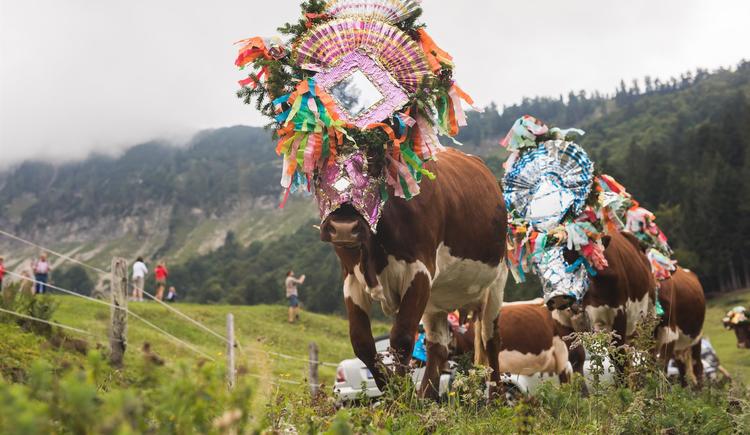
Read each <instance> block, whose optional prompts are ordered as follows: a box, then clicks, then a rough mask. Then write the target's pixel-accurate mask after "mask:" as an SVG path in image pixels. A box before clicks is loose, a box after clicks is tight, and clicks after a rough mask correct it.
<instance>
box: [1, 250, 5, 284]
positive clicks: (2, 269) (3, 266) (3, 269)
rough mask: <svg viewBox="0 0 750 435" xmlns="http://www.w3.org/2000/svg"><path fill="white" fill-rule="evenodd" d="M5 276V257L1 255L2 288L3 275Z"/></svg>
mask: <svg viewBox="0 0 750 435" xmlns="http://www.w3.org/2000/svg"><path fill="white" fill-rule="evenodd" d="M4 276H5V259H4V258H3V257H0V290H2V289H3V277H4Z"/></svg>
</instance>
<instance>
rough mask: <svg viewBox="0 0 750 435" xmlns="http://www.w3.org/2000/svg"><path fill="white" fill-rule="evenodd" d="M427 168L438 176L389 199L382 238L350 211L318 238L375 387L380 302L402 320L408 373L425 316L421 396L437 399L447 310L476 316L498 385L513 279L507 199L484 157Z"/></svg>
mask: <svg viewBox="0 0 750 435" xmlns="http://www.w3.org/2000/svg"><path fill="white" fill-rule="evenodd" d="M425 166H426V168H427V169H428V170H429V171H430V172H432V173H433V174H435V175H436V178H435V179H434V180H429V179H425V180H423V181H422V183H421V185H420V187H421V193H420V194H419V195H417V196H416V197H414V198H413V199H411V200H409V201H407V200H404V199H401V198H397V197H393V195H391V199H389V200H388V201H387V202H386V203H385V206H384V208H383V211H382V217H381V218H380V221H379V223H378V225H377V231H376V232H371V231H369V230H368V226H367V223H366V221H365V220H364V219H363V217H362V216H361V215H360V214H359V213H358V212H357V211H356V210H355V208H354V207H352V206H350V205H344V206H342V207H340V208H339V209H337V210H336V211H335V212H333V213H331V214H330V215H329V216H328V217H327V218H326V219H325V220H324V221H323V223H322V224H321V239H322V240H323V241H326V242H330V243H332V244H333V246H334V248H335V250H336V254H337V256H338V257H339V260H340V262H341V266H342V270H343V277H344V298H345V302H346V309H347V313H348V316H349V333H350V337H351V342H352V347H353V349H354V353H355V354H356V355H357V357H358V358H359V359H361V360H362V361H363V362H364V363H365V365H366V366H367V368H368V369H369V370H370V371H371V372H372V374H373V377H374V378H375V381H376V383H377V385H378V387H379V388H380V389H383V387H384V386H385V383H386V374H385V373H384V372H383V371H382V370H381V369H380V367H378V365H377V364H376V355H377V352H376V351H375V342H374V340H373V336H372V331H371V328H370V314H369V313H370V307H371V303H372V302H373V301H375V302H380V303H381V305H382V307H383V311H384V312H385V313H386V314H389V315H392V316H394V318H395V319H394V323H393V326H392V328H391V333H390V342H391V346H392V348H393V350H394V353H395V355H394V356H395V357H396V360H397V363H398V364H397V367H400V371H402V372H403V371H405V369H404V368H403V367H405V366H406V365H407V364H408V362H409V359H410V355H411V351H412V349H413V347H414V337H415V332H416V331H417V327H418V325H419V322H420V319H422V321H423V322H424V328H425V332H426V342H425V345H426V348H427V368H426V373H425V376H424V380H423V382H422V385H421V388H420V392H421V394H422V395H423V396H427V397H437V395H438V388H437V387H438V382H439V377H440V368H441V367H442V366H443V365H444V363H445V361H446V360H447V358H448V344H449V343H450V340H451V336H450V330H449V324H448V320H447V313H448V312H450V311H453V310H455V309H462V308H463V309H469V310H473V311H475V312H478V313H479V318H480V321H479V322H480V328H481V338H482V344H483V350H484V351H486V352H487V353H488V355H492V356H494V358H490V366H491V367H492V369H493V371H494V373H493V380H495V381H498V380H499V373H500V372H499V367H498V364H497V357H496V356H497V354H498V353H499V351H500V340H499V336H498V331H497V323H496V322H495V320H496V318H497V316H498V315H499V312H500V307H501V304H502V297H503V289H504V287H505V281H506V279H507V274H508V270H507V267H506V266H505V262H504V261H503V257H504V253H505V232H506V225H507V223H506V211H505V204H504V201H503V195H502V192H501V190H500V188H499V186H498V184H497V181H496V179H495V177H494V176H493V175H492V173H491V172H490V170H489V169H488V168H487V167H486V166H485V165H484V163H483V162H482V160H481V159H479V158H478V157H474V156H469V155H466V154H464V153H461V152H459V151H457V150H453V149H448V150H446V151H443V152H441V153H439V154H438V156H437V159H436V161H431V162H428V163H427V164H426V165H425ZM369 170H370V171H373V172H372V174H373V175H378V173H379V171H382V168H378V167H377V164H376V163H375V162H371V164H370V168H369Z"/></svg>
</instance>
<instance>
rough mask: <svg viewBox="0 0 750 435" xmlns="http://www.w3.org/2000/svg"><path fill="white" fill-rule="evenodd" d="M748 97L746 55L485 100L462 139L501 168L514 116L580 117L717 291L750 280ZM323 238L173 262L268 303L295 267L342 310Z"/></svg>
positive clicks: (323, 305)
mask: <svg viewBox="0 0 750 435" xmlns="http://www.w3.org/2000/svg"><path fill="white" fill-rule="evenodd" d="M641 84H643V87H641ZM749 101H750V63H742V64H740V65H739V66H738V67H737V68H736V69H735V70H732V71H730V70H720V71H716V72H713V73H708V72H706V71H702V70H699V71H697V72H696V73H694V74H693V73H689V74H684V75H683V76H682V77H681V78H679V79H671V80H668V81H666V82H662V81H659V80H653V81H652V80H651V79H650V78H646V79H644V80H642V81H636V82H634V83H633V84H632V85H631V86H630V87H627V86H625V84H624V83H621V86H620V88H618V90H617V91H616V92H615V94H614V97H611V98H608V97H605V96H602V95H598V94H595V95H593V96H591V97H589V96H587V95H586V94H585V93H584V92H579V93H571V94H570V95H569V96H568V97H567V99H564V98H562V97H561V98H558V99H552V98H536V99H528V100H525V101H524V102H522V103H521V104H519V105H514V106H511V107H505V108H504V109H503V111H502V112H498V111H497V110H496V108H495V107H489V108H487V110H485V112H484V113H472V114H471V115H470V116H471V119H470V126H469V128H467V129H466V131H463V130H462V132H463V133H462V137H461V138H460V139H461V140H462V141H463V142H464V143H465V147H466V148H467V151H471V152H476V153H479V154H481V155H483V156H485V158H486V159H487V162H488V164H489V165H490V167H491V168H492V169H493V170H494V171H495V172H496V173H497V174H498V175H499V174H500V173H501V167H500V165H501V163H502V160H503V157H504V156H503V154H502V152H501V151H500V150H499V147H498V145H497V142H498V140H499V139H500V138H501V137H502V136H503V135H504V134H505V133H506V132H507V131H508V129H509V128H510V126H511V125H512V123H513V122H514V121H515V119H517V118H518V117H519V116H521V115H523V114H526V113H529V114H534V115H536V116H538V117H539V118H541V119H543V120H545V121H546V122H548V123H549V124H551V125H558V126H561V127H572V126H576V127H581V128H583V129H584V130H586V131H587V134H586V135H585V136H584V137H583V138H581V140H580V142H581V144H582V145H583V146H584V147H585V148H586V149H587V150H588V151H589V152H590V153H591V154H592V156H593V158H594V160H595V161H596V163H597V165H598V166H599V168H601V169H602V170H603V171H605V172H607V173H610V174H612V175H614V176H615V177H616V178H617V179H618V180H620V181H621V182H622V183H623V184H624V185H625V186H627V188H628V189H629V191H630V192H631V193H632V194H633V195H634V196H635V197H636V198H637V199H638V200H639V201H640V202H641V203H642V205H643V206H645V207H647V208H649V209H651V210H652V211H654V212H656V214H657V216H658V222H659V224H660V225H661V226H662V228H663V229H664V231H665V232H666V233H667V235H668V236H669V237H670V242H671V243H672V245H673V247H674V248H675V249H676V257H677V258H678V259H679V261H680V263H681V264H682V265H683V266H684V267H688V268H690V269H693V270H695V271H696V272H697V273H699V274H700V276H701V279H702V281H703V284H704V286H705V287H706V290H707V291H709V292H715V291H722V290H730V289H734V288H743V287H747V286H748V285H750V258H749V257H748V256H747V255H746V254H745V253H746V252H747V248H748V243H749V241H750V227H749V225H750V224H748V219H747V218H748V216H750V213H748V212H749V211H750V210H749V209H748V208H749V207H750V191H749V189H748V182H747V181H746V180H748V176H750V172H749V171H750V164H749V162H748V159H749V158H750V104H748V102H749ZM311 245H312V246H311ZM321 245H322V244H321V243H320V242H318V239H317V234H316V232H315V231H314V230H312V229H311V228H309V226H307V227H303V228H302V229H300V230H299V231H298V232H296V233H294V234H290V235H288V236H285V237H284V238H282V239H281V240H279V241H278V242H274V243H268V244H263V245H257V246H255V247H250V248H247V249H244V250H243V249H239V250H237V249H236V247H234V248H231V249H230V250H227V249H220V250H218V251H216V252H215V253H213V254H209V255H206V256H204V257H201V258H198V259H196V260H194V261H191V262H189V263H188V264H187V265H186V266H185V270H184V271H183V269H180V275H184V276H185V277H186V278H185V280H184V281H181V284H182V285H183V286H186V287H188V288H189V292H188V298H189V299H190V300H194V301H209V300H210V301H216V300H217V296H218V291H219V289H224V292H223V293H221V297H219V299H218V300H231V301H233V302H240V301H241V302H244V303H258V302H274V301H279V300H281V299H282V298H283V293H282V291H281V282H282V280H283V277H284V273H285V272H286V270H288V269H289V268H291V267H294V268H295V269H296V270H297V271H298V272H300V273H307V274H308V280H309V281H307V282H306V284H305V285H304V286H303V287H304V290H303V298H302V299H303V301H304V302H306V303H307V305H308V307H309V308H311V309H314V310H324V311H329V310H339V311H340V310H342V309H343V306H342V304H341V297H340V288H341V278H340V272H339V271H338V268H336V267H335V258H334V257H333V254H332V252H331V249H330V248H328V247H326V246H325V245H323V246H322V247H321ZM229 251H231V252H232V253H231V254H229V255H228V253H229ZM332 264H333V265H332ZM233 265H234V266H233ZM193 269H197V270H200V271H201V274H197V273H193V272H191V270H193ZM537 292H538V287H535V286H534V285H533V284H530V285H525V286H522V287H519V286H516V285H515V284H513V283H509V285H508V288H507V289H506V295H507V297H508V298H509V299H519V298H529V297H534V296H536V295H537ZM238 297H239V299H237V298H238ZM226 298H231V299H226Z"/></svg>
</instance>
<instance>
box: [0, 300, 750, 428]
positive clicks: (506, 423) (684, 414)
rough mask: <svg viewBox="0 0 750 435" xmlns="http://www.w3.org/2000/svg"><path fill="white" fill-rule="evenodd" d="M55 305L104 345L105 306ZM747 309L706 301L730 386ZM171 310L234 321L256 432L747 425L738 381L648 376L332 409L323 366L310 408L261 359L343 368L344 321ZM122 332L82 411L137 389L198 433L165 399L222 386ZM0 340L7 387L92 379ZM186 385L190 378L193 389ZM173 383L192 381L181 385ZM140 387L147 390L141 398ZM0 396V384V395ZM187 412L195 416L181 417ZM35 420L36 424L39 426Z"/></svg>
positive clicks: (276, 311) (151, 337) (187, 328)
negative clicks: (33, 370) (501, 398)
mask: <svg viewBox="0 0 750 435" xmlns="http://www.w3.org/2000/svg"><path fill="white" fill-rule="evenodd" d="M55 299H56V300H57V301H58V302H59V307H58V309H57V311H56V312H55V314H54V316H53V320H55V321H57V322H61V323H64V324H67V325H71V326H75V327H78V328H81V329H85V330H88V331H91V332H92V333H94V334H96V335H97V336H98V337H101V338H100V339H98V340H97V339H89V344H90V346H89V347H90V348H95V347H97V345H101V346H103V347H105V348H106V346H107V339H106V328H107V324H108V320H109V315H110V308H109V307H107V306H103V305H100V304H96V303H94V302H91V301H85V300H81V299H78V298H73V297H70V296H56V297H55ZM748 302H750V291H742V292H735V293H732V294H727V295H723V296H721V297H719V298H716V299H712V300H710V301H709V310H708V314H707V318H706V323H705V331H706V335H707V336H709V337H710V338H711V341H712V343H713V344H714V347H715V348H716V350H717V353H718V355H719V357H720V358H721V360H722V364H723V365H724V366H725V367H726V368H727V369H728V370H729V371H730V372H731V373H732V375H733V376H734V377H735V380H744V381H747V380H748V379H750V351H747V350H741V349H737V348H736V341H735V338H734V334H733V333H731V332H730V331H725V330H724V329H723V328H722V326H721V317H722V316H723V315H724V313H725V312H726V311H727V310H728V309H729V308H731V307H732V306H734V305H738V304H745V305H747V304H748ZM174 307H175V308H177V309H179V310H181V311H183V312H184V313H186V314H187V315H189V316H190V317H192V318H194V319H196V320H198V321H200V322H202V323H204V324H206V325H207V326H208V327H209V328H211V329H212V330H214V331H217V332H219V333H221V334H222V335H223V334H224V333H225V319H226V315H227V314H228V313H230V312H231V313H233V314H234V317H235V330H236V336H237V338H238V341H239V342H240V343H241V345H242V351H238V358H237V364H238V366H239V367H240V368H241V370H240V373H241V379H242V380H243V382H245V383H247V384H248V385H250V386H251V396H249V399H248V401H246V402H244V403H246V405H244V407H243V408H242V409H246V410H248V412H249V413H250V414H251V416H250V417H248V418H249V420H248V422H249V423H248V424H250V425H251V426H252V427H254V428H256V429H253V430H261V429H262V430H271V431H284V430H287V429H289V428H290V427H293V428H295V429H296V430H298V431H300V432H309V433H314V432H319V431H330V432H329V433H351V432H352V431H353V432H355V433H368V432H370V433H388V432H398V433H425V432H433V431H434V432H437V433H452V432H455V431H462V432H476V433H497V432H508V433H548V432H549V433H606V432H614V433H635V432H639V431H641V432H646V433H658V432H659V431H662V432H663V431H664V430H667V433H732V428H734V430H738V429H739V428H747V427H748V424H750V413H749V412H748V410H750V403H749V402H748V398H749V397H750V396H748V393H747V390H746V389H745V387H744V386H742V384H741V383H737V384H735V386H734V387H733V388H734V389H732V390H729V389H724V388H717V387H712V388H705V389H704V390H703V391H700V392H695V391H691V390H687V389H682V388H681V387H679V386H664V384H663V383H660V381H658V379H661V378H660V376H652V377H648V378H646V379H645V381H643V385H642V387H640V388H637V389H633V390H631V389H629V388H609V389H605V390H601V391H594V392H593V395H592V396H591V397H589V398H583V397H581V396H580V394H579V391H578V390H577V389H576V387H575V386H564V387H561V388H557V387H554V386H552V385H545V386H543V387H542V389H541V390H540V391H539V392H538V393H537V394H536V395H535V396H534V397H532V398H529V399H527V400H523V401H522V402H521V403H520V404H519V405H518V406H516V407H513V408H511V407H505V406H500V405H490V406H487V405H485V404H483V401H484V399H482V398H478V397H479V396H477V393H476V391H477V388H478V387H477V385H481V383H482V382H483V379H484V378H483V375H479V376H475V379H471V375H470V374H469V378H467V379H468V381H465V382H464V384H463V385H464V387H463V389H462V388H461V387H460V386H458V384H456V389H455V390H454V393H452V394H455V395H453V396H450V397H449V398H448V399H447V400H446V401H445V402H443V403H439V404H436V403H432V402H424V401H420V400H418V399H416V397H415V396H414V390H413V387H411V386H410V381H403V382H402V383H401V385H400V386H399V388H394V389H392V390H389V391H387V392H386V394H385V396H384V398H383V399H382V400H381V401H380V403H379V404H378V405H376V406H372V407H369V406H363V407H355V408H348V409H344V410H341V411H337V410H336V409H335V408H333V406H332V399H331V396H330V390H331V388H330V385H331V384H332V382H333V379H334V376H335V368H333V367H327V366H323V367H321V368H320V381H321V382H323V383H324V384H326V385H327V386H326V387H325V388H324V392H325V393H327V395H326V396H325V397H321V398H318V399H315V400H311V399H310V395H309V394H308V393H307V386H306V376H307V371H308V364H307V363H306V362H304V361H298V360H290V359H284V358H280V357H277V356H273V355H269V354H267V353H264V351H274V352H281V353H285V354H289V355H292V356H294V357H296V358H301V359H305V358H306V357H307V348H308V345H309V343H310V342H316V343H317V344H318V346H319V348H320V359H321V360H322V361H327V362H332V363H337V362H339V361H340V360H342V359H345V358H351V357H352V350H351V345H350V343H349V338H348V324H347V321H346V319H344V318H341V317H337V316H326V315H319V314H314V313H308V312H302V313H301V321H300V322H299V323H297V324H292V325H290V324H288V323H287V322H286V314H287V313H286V307H283V306H270V305H262V306H226V305H195V304H182V303H179V304H176V305H174ZM129 308H130V309H131V310H132V311H133V312H135V313H137V314H138V315H140V316H143V317H144V318H146V319H148V320H149V321H151V322H153V323H155V324H157V325H159V326H160V327H161V328H163V329H164V330H166V331H168V332H170V333H171V334H174V335H176V336H178V337H180V338H181V339H183V340H185V341H188V342H190V343H192V344H193V345H195V346H196V347H197V348H198V349H200V351H202V352H204V353H206V354H208V355H210V357H211V358H213V359H216V360H217V363H218V366H219V367H218V368H219V369H221V366H222V365H223V360H224V359H225V357H226V354H225V352H226V349H225V344H224V343H223V342H222V340H221V339H219V338H217V337H215V336H213V335H211V334H209V333H207V332H205V331H203V330H201V329H199V328H197V327H196V326H194V325H192V324H190V323H189V322H187V321H185V320H184V319H182V318H180V317H179V316H177V315H176V314H174V313H171V312H169V311H168V310H166V309H165V308H164V307H162V306H159V305H157V304H156V303H153V302H146V303H130V305H129ZM128 328H129V329H128V339H129V343H128V349H127V351H126V354H125V370H124V371H123V372H121V373H120V374H119V375H117V376H118V377H117V379H120V381H117V383H116V384H107V383H106V382H105V384H104V385H105V386H106V385H110V386H109V387H102V386H99V387H97V388H95V390H98V391H99V393H98V394H99V396H97V397H98V398H97V399H95V400H94V401H93V402H91V403H103V404H104V405H101V406H104V409H109V408H107V407H109V406H112V407H113V408H112V410H110V411H109V412H124V411H117V410H118V409H120V405H118V404H117V403H118V402H117V401H116V400H115V399H116V398H117V397H120V396H119V395H120V394H126V393H125V392H124V390H123V392H122V393H120V392H119V391H120V390H119V389H126V388H127V389H128V391H130V393H127V394H139V391H140V390H141V389H143V391H142V392H141V393H140V394H141V395H140V396H137V397H141V398H142V399H138V400H148V401H149V405H148V406H147V409H149V411H148V412H149V414H148V415H151V416H152V417H149V418H147V419H146V421H151V422H152V423H153V422H155V421H159V422H162V421H164V420H163V419H164V418H167V419H172V418H178V419H179V418H187V419H188V420H190V421H189V422H188V423H185V424H187V425H188V426H187V427H193V428H195V427H196V426H190V425H192V424H195V423H194V422H193V423H191V422H192V421H193V420H195V418H197V417H195V416H200V415H204V414H201V412H206V411H205V410H203V411H201V410H202V409H203V406H204V405H201V404H200V403H202V402H200V403H198V405H195V406H192V405H189V404H186V403H184V401H183V402H181V401H180V400H179V398H176V399H172V400H171V401H170V399H169V397H171V396H172V395H174V394H175V393H172V391H188V392H193V393H194V394H198V395H197V396H195V397H203V395H205V394H206V392H207V391H208V392H210V393H211V394H210V395H209V396H210V397H219V396H220V395H221V393H220V390H224V391H226V389H225V388H224V387H222V385H221V377H220V378H219V380H218V383H216V382H214V383H213V384H206V382H207V381H206V380H201V379H202V378H201V377H200V376H199V375H200V373H201V372H200V371H198V372H195V371H194V372H192V374H189V372H184V371H183V368H184V363H186V362H187V363H191V362H192V364H190V365H191V366H193V367H201V364H200V363H198V364H195V362H197V361H200V360H201V359H203V357H200V356H197V355H195V354H194V353H193V352H192V351H190V350H189V349H186V348H184V347H182V346H180V345H179V344H178V343H175V342H174V341H172V340H170V339H169V338H166V337H165V336H164V335H162V334H160V333H159V332H156V331H154V330H152V329H150V328H149V327H147V326H146V325H144V324H143V323H142V322H140V321H138V320H137V319H135V318H132V317H131V318H130V320H129V323H128ZM373 329H374V331H373V332H374V333H375V334H381V333H384V332H386V331H387V330H388V325H387V324H385V323H382V322H375V323H374V328H373ZM70 334H73V335H74V333H70ZM0 337H3V339H2V340H0V367H1V368H3V376H4V377H5V378H6V380H8V373H9V372H10V373H12V372H13V371H14V370H15V371H22V370H24V369H28V368H29V367H33V366H34V364H35V362H36V361H37V360H40V359H44V360H47V361H52V362H53V364H54V365H55V366H61V367H66V366H67V367H70V366H78V367H81V368H83V369H84V370H86V373H93V372H92V369H91V367H92V365H91V357H90V356H89V357H88V359H87V357H85V356H83V355H82V354H80V353H75V352H71V351H62V350H59V349H55V348H53V347H51V346H50V345H49V344H47V343H46V340H44V339H42V338H40V337H38V336H36V335H33V334H30V333H26V332H23V331H22V330H21V329H20V328H18V327H17V326H15V325H10V324H3V323H0ZM144 342H149V343H150V344H151V347H152V350H153V352H155V353H156V354H158V355H159V356H160V357H162V358H163V359H164V360H165V362H166V366H165V368H159V369H153V370H158V371H154V372H153V374H152V375H151V378H149V377H148V375H144V367H146V366H147V365H145V364H144V362H143V361H144V358H143V353H142V352H141V347H142V345H143V343H144ZM743 352H744V353H743ZM87 367H88V368H87ZM148 370H149V369H147V372H148ZM61 373H62V375H61V376H62V378H61V379H63V380H62V381H61V383H60V384H59V385H60V386H59V387H56V388H57V390H56V389H55V388H53V389H52V391H53V392H55V391H57V392H58V393H56V394H61V397H66V396H65V394H71V393H70V392H68V390H67V389H69V388H75V385H76V384H75V382H72V381H71V383H65V382H67V381H65V379H69V380H70V379H73V378H72V376H73V375H72V374H71V373H69V372H64V371H61ZM65 373H68V374H65ZM181 373H184V374H181ZM243 373H249V374H250V375H251V377H247V376H242V374H243ZM87 376H89V377H91V376H92V375H90V374H89V375H87ZM144 376H145V377H144ZM186 376H187V377H186ZM195 376H198V377H197V378H195V380H193V378H194V377H195ZM220 376H221V375H220ZM144 379H159V382H158V383H155V382H156V381H154V380H152V381H148V382H149V383H146V384H144V383H143V382H145V381H144ZM182 379H190V380H189V381H188V383H187V384H185V383H184V382H182ZM32 380H33V378H32ZM277 380H286V381H292V382H298V383H299V385H292V384H282V385H281V386H276V385H275V384H274V382H273V381H277ZM152 382H153V384H152ZM467 382H468V383H467ZM35 385H36V384H35V382H34V381H32V382H30V383H29V387H28V388H27V390H24V391H27V393H24V394H21V390H18V389H15V390H14V389H11V390H7V389H6V390H5V391H6V393H5V394H11V396H5V397H6V399H7V400H11V403H10V405H9V406H11V408H9V409H10V410H11V411H8V412H9V413H10V414H8V415H10V416H11V417H12V415H14V414H13V413H15V412H16V411H12V410H14V409H16V408H14V407H17V408H18V409H20V410H29V409H32V408H30V406H31V405H29V404H25V403H26V402H24V401H23V400H27V399H23V400H21V398H23V397H27V398H28V400H32V401H33V400H35V399H34V398H35V397H37V396H38V393H34V391H36V390H34V388H36V387H34V386H35ZM210 385H213V386H212V387H211V386H210ZM467 385H468V386H467ZM472 385H474V386H472ZM115 386H116V388H117V389H115ZM146 388H149V389H148V390H145V389H146ZM193 390H195V391H193ZM2 391H3V387H2V382H0V393H2ZM743 391H744V392H743ZM14 394H15V396H14ZM35 394H36V396H35ZM91 394H94V393H93V392H92V393H91ZM164 394H166V396H164ZM176 394H187V393H176ZM480 396H481V395H480ZM135 397H136V396H133V398H134V399H133V400H136V399H135ZM216 400H221V401H217V402H215V405H213V406H214V408H215V410H214V411H211V412H212V413H215V412H219V413H218V414H209V415H221V412H223V411H221V410H230V409H231V406H237V405H231V403H232V402H231V400H234V399H228V398H226V397H224V398H221V399H216ZM55 403H56V406H57V405H60V406H62V405H64V403H65V402H64V400H63V401H62V402H60V401H58V402H55ZM206 403H209V402H206ZM237 403H240V402H237ZM199 405H200V406H199ZM206 406H208V405H206ZM68 407H70V406H68ZM181 407H184V409H183V410H182V411H181V412H177V411H175V410H174V409H175V408H181ZM56 412H62V411H59V410H58V411H56ZM160 413H161V414H160ZM0 414H2V412H0ZM6 414H7V413H6ZM125 414H127V413H125ZM38 415H41V414H38ZM51 415H53V417H51V418H52V420H50V421H53V422H60V421H63V422H64V421H66V420H65V419H71V418H73V417H71V416H73V415H75V412H73V413H72V414H65V415H63V416H58V417H54V415H57V414H55V413H51ZM66 415H67V416H66ZM118 415H119V414H118ZM191 415H192V416H193V417H190V416H191ZM154 416H155V417H154ZM175 416H176V417H175ZM6 418H9V417H7V416H6ZM40 418H41V417H40ZM45 418H46V417H45ZM154 418H156V420H154ZM211 418H214V417H211ZM160 419H161V420H160ZM41 420H42V421H45V420H44V418H41ZM71 421H72V420H71ZM37 424H38V423H37ZM133 424H134V423H133ZM149 424H151V423H149ZM160 424H161V423H160ZM0 426H2V415H0ZM133 427H135V426H133ZM193 430H195V429H193ZM165 431H166V432H171V431H172V430H170V429H165ZM177 432H180V431H179V430H177ZM188 432H190V431H188ZM209 432H210V431H209ZM19 433H20V432H19ZM29 433H41V432H29ZM206 433H208V432H206ZM210 433H214V432H210Z"/></svg>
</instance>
